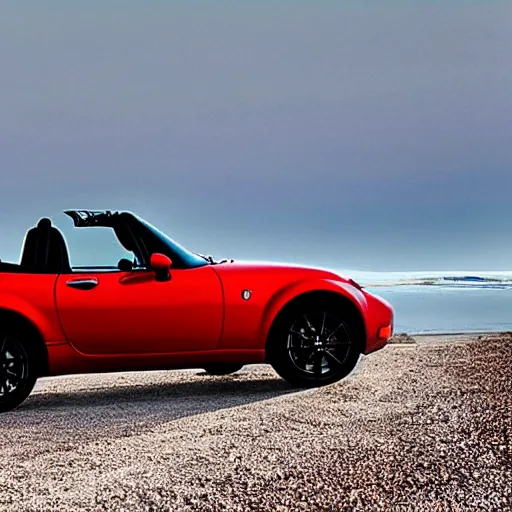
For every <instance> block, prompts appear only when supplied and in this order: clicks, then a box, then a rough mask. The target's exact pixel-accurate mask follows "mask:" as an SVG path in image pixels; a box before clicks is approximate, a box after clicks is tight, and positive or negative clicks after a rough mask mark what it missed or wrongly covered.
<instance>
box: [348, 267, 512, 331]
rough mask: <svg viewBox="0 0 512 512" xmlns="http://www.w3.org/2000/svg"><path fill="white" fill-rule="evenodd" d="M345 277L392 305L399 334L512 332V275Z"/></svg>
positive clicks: (357, 274) (354, 273) (363, 274)
mask: <svg viewBox="0 0 512 512" xmlns="http://www.w3.org/2000/svg"><path fill="white" fill-rule="evenodd" d="M340 273H341V274H342V275H346V276H350V277H352V278H354V279H355V280H356V281H358V282H360V283H361V284H363V285H365V286H366V288H367V289H368V290H369V291H371V292H373V293H376V294H377V295H380V296H381V297H383V298H384V299H386V300H387V301H388V302H390V303H391V304H392V306H393V308H394V310H395V332H409V333H459V332H481V331H512V272H494V273H482V272H437V273H433V272H414V273H405V272H393V273H385V272H382V273H380V272H379V273H376V272H357V271H352V272H351V271H343V272H340Z"/></svg>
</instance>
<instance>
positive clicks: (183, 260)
mask: <svg viewBox="0 0 512 512" xmlns="http://www.w3.org/2000/svg"><path fill="white" fill-rule="evenodd" d="M137 220H138V221H139V222H140V224H142V226H143V227H144V228H146V229H147V230H148V231H149V232H150V233H151V235H152V236H153V237H154V238H155V239H156V241H157V242H158V243H159V245H162V246H164V248H166V249H167V250H166V251H163V252H164V253H165V254H167V256H169V258H171V260H172V266H173V267H175V268H196V267H204V266H205V265H208V264H209V262H208V261H206V260H205V259H204V258H202V257H201V256H199V255H197V254H194V253H193V252H191V251H189V250H188V249H185V247H182V246H181V245H180V244H179V243H178V242H175V241H174V240H173V239H172V238H169V237H168V236H167V235H166V234H165V233H162V232H161V231H160V230H158V229H157V228H155V226H152V225H151V224H150V223H149V222H147V221H145V220H144V219H141V218H140V217H137Z"/></svg>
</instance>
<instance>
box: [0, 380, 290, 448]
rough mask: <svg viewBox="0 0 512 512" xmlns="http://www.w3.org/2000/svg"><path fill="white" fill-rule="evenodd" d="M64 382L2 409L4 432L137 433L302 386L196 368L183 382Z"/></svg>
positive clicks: (51, 434)
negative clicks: (210, 374)
mask: <svg viewBox="0 0 512 512" xmlns="http://www.w3.org/2000/svg"><path fill="white" fill-rule="evenodd" d="M74 378H75V379H76V377H74ZM79 378H81V377H79ZM85 378H87V377H85ZM196 379H197V380H196ZM155 380H158V379H155ZM75 382H78V381H75ZM81 386H83V383H82V382H81ZM60 387H61V385H60V383H57V381H56V380H54V381H53V382H51V386H50V389H49V390H45V389H43V390H42V391H41V392H36V393H34V394H32V395H31V396H30V397H29V398H28V399H27V400H26V401H25V403H23V404H22V405H21V406H20V407H18V408H17V409H16V410H14V411H11V412H9V413H6V414H2V415H1V418H0V420H1V421H0V431H2V430H3V431H4V433H5V431H11V432H14V431H16V430H17V431H18V432H19V430H20V429H21V430H23V429H26V430H27V431H28V430H30V431H31V433H32V432H33V431H34V429H37V430H39V429H41V431H40V434H39V435H40V436H41V437H42V438H44V439H45V440H49V438H50V437H55V438H57V437H58V436H59V432H60V433H62V431H63V430H66V431H67V432H66V436H67V438H68V441H69V436H70V435H71V436H72V437H77V439H78V438H79V439H80V440H84V439H86V438H89V437H91V438H94V439H97V438H98V437H100V438H101V437H113V436H122V435H133V434H136V433H140V432H144V431H147V430H151V429H153V428H155V427H157V426H158V425H161V424H163V423H167V422H169V421H173V420H177V419H180V418H184V417H187V416H193V415H197V414H201V413H208V412H213V411H218V410H221V409H229V408H232V407H237V406H242V405H246V404H250V403H254V402H258V401H262V400H267V399H270V398H275V397H278V396H281V395H286V394H289V393H294V392H296V391H297V390H296V389H294V388H292V387H291V386H290V385H289V384H288V383H287V382H285V381H284V380H282V379H279V378H277V377H274V376H261V375H254V376H251V375H250V373H249V372H247V373H246V372H242V373H241V374H239V375H238V376H237V375H235V376H229V377H203V376H201V373H200V372H196V373H195V374H194V373H191V374H190V377H188V378H186V379H184V380H182V381H180V380H171V379H170V380H169V381H167V382H158V383H155V382H153V383H151V377H149V378H146V383H145V384H144V383H129V384H127V385H122V384H121V385H120V384H119V383H116V384H115V385H109V381H108V380H107V381H106V382H103V383H102V382H101V381H100V382H96V386H95V388H94V389H69V390H66V387H69V384H68V385H66V383H65V382H63V381H62V391H61V390H60V389H59V388H60ZM70 431H71V432H70Z"/></svg>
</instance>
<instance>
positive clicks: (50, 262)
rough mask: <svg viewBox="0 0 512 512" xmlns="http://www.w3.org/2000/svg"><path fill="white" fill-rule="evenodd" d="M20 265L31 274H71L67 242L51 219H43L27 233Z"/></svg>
mask: <svg viewBox="0 0 512 512" xmlns="http://www.w3.org/2000/svg"><path fill="white" fill-rule="evenodd" d="M20 265H21V266H22V267H23V268H25V269H26V270H27V271H29V272H38V273H42V274H66V273H70V272H71V265H70V263H69V253H68V248H67V246H66V242H65V240H64V237H63V236H62V233H61V232H60V231H59V230H58V229H57V228H56V227H54V226H52V223H51V220H50V219H41V220H40V221H39V222H38V223H37V226H36V227H34V228H31V229H29V230H28V231H27V234H26V236H25V242H24V244H23V250H22V253H21V261H20Z"/></svg>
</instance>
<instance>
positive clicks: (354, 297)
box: [258, 278, 367, 349]
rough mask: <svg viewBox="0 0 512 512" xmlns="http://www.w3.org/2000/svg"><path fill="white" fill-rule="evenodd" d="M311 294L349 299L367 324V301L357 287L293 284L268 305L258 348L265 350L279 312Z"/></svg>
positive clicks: (329, 281) (308, 282)
mask: <svg viewBox="0 0 512 512" xmlns="http://www.w3.org/2000/svg"><path fill="white" fill-rule="evenodd" d="M311 292H331V293H336V294H338V295H339V296H340V297H343V298H345V299H348V300H350V301H351V302H352V304H353V305H354V306H355V307H356V308H357V309H358V311H359V312H360V313H361V316H362V319H363V321H364V322H365V323H366V321H365V319H366V311H367V301H366V297H365V296H364V294H363V293H362V292H361V291H360V290H358V289H357V288H356V287H355V286H353V285H351V284H350V283H346V282H344V281H336V280H334V279H318V278H316V279H307V280H303V281H298V282H295V283H292V284H290V285H288V286H286V287H284V288H281V289H280V290H279V291H277V292H276V293H275V294H274V295H273V296H272V298H271V299H270V300H269V302H268V303H267V306H266V308H265V310H264V313H263V319H262V322H261V329H260V332H259V336H258V348H262V349H264V348H265V345H266V341H267V337H268V334H269V332H270V329H271V327H272V324H273V323H274V320H275V319H276V317H277V315H278V314H279V312H280V311H281V310H282V309H283V307H284V306H286V304H288V303H289V302H290V301H292V300H293V299H295V298H297V297H299V296H301V295H304V294H306V293H311Z"/></svg>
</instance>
